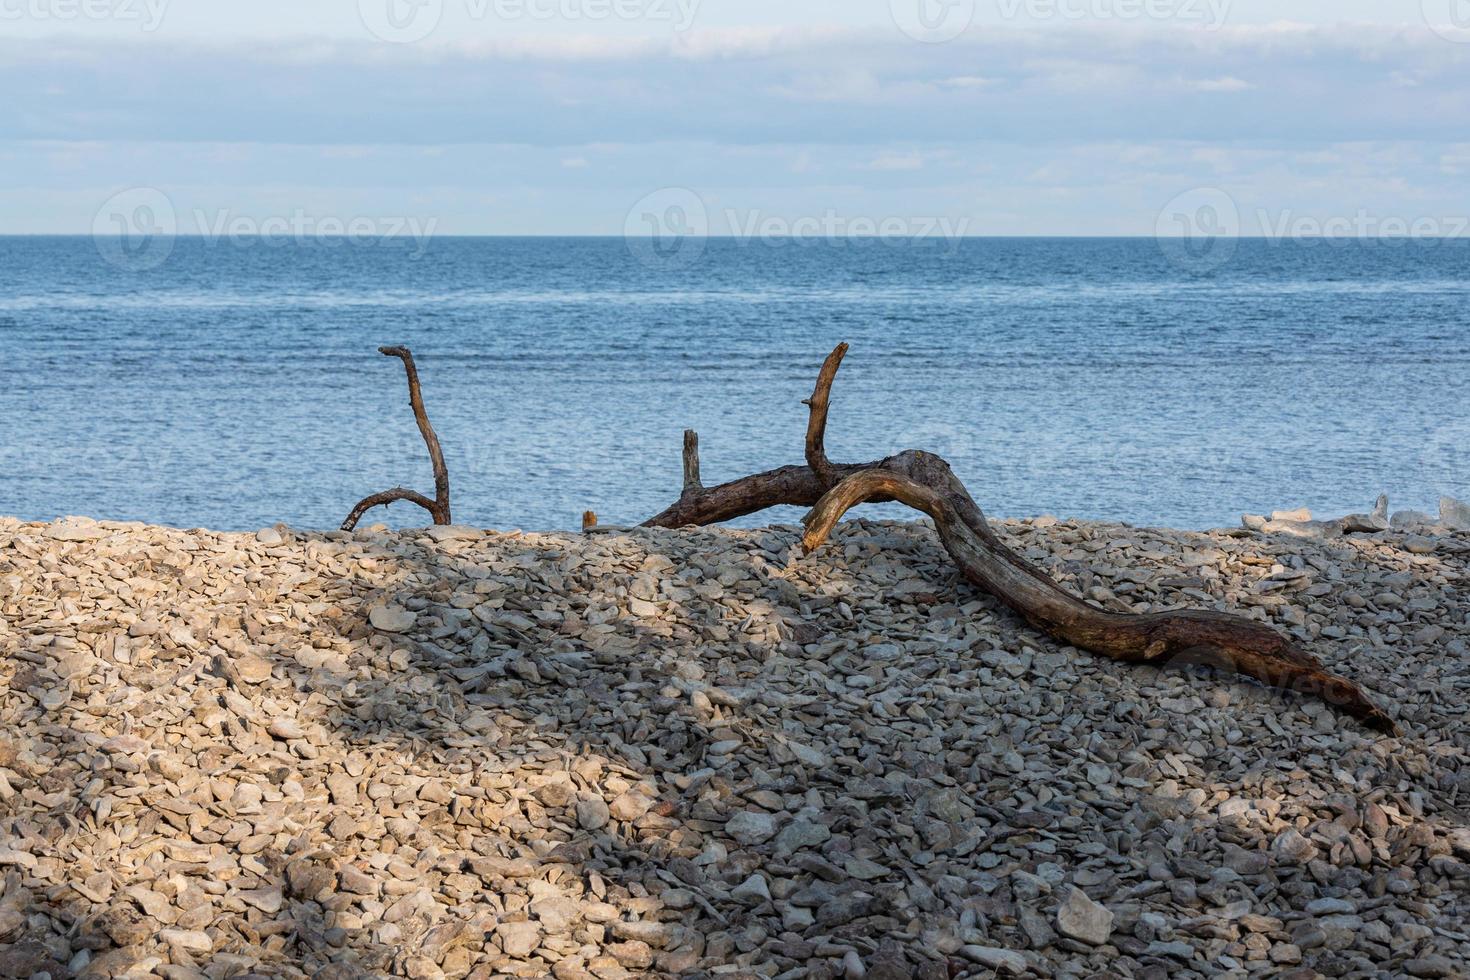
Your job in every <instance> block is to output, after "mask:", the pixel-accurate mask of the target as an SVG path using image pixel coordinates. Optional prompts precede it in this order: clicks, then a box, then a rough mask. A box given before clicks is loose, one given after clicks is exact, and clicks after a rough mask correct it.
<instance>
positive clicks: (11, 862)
mask: <svg viewBox="0 0 1470 980" xmlns="http://www.w3.org/2000/svg"><path fill="white" fill-rule="evenodd" d="M1451 503H1452V502H1451ZM1380 509H1382V508H1380ZM1460 517H1461V514H1460V513H1459V512H1457V511H1455V510H1454V508H1453V507H1449V508H1447V509H1446V511H1445V512H1444V513H1443V514H1442V515H1441V516H1440V517H1439V518H1435V517H1432V516H1430V515H1414V514H1409V515H1401V516H1400V517H1398V518H1396V519H1390V518H1389V517H1388V515H1387V513H1386V510H1384V512H1383V513H1382V514H1381V515H1380V514H1367V515H1358V517H1357V518H1354V519H1345V520H1344V521H1339V522H1318V521H1313V520H1312V518H1311V515H1310V514H1302V513H1280V514H1276V515H1271V516H1269V517H1267V516H1262V517H1260V518H1247V519H1246V522H1245V526H1243V527H1241V528H1235V529H1227V530H1220V531H1212V532H1184V531H1172V530H1162V529H1142V528H1134V527H1128V526H1124V525H1115V524H1096V523H1078V522H1072V521H1058V520H1055V519H1052V518H1037V519H1032V520H1026V521H1001V522H995V526H996V530H997V532H998V533H999V534H1000V535H1001V536H1002V538H1004V539H1005V541H1006V542H1007V543H1008V544H1010V545H1011V546H1012V547H1013V548H1014V549H1015V550H1017V551H1018V552H1020V553H1021V554H1022V555H1023V556H1024V557H1026V558H1027V559H1028V560H1030V561H1032V562H1034V563H1036V564H1037V565H1039V566H1040V567H1042V568H1044V569H1046V570H1047V571H1048V572H1049V573H1050V574H1051V575H1053V576H1054V577H1055V578H1056V579H1057V580H1058V581H1060V582H1061V583H1062V584H1063V585H1064V586H1065V587H1067V588H1068V589H1070V590H1072V591H1074V592H1075V593H1077V594H1078V595H1081V596H1085V597H1087V598H1088V599H1090V600H1091V601H1093V602H1094V603H1097V604H1099V605H1101V606H1104V607H1106V608H1109V609H1114V610H1118V611H1139V612H1142V611H1153V610H1162V609H1170V608H1177V607H1180V606H1192V607H1200V608H1206V609H1218V610H1223V611H1230V612H1236V613H1240V614H1243V615H1247V616H1250V617H1252V618H1255V619H1259V620H1261V621H1263V622H1268V623H1270V624H1272V625H1274V626H1276V627H1278V628H1279V629H1281V630H1284V631H1286V632H1287V633H1289V634H1291V635H1292V636H1293V637H1295V638H1296V639H1298V640H1299V641H1300V642H1301V643H1302V644H1303V645H1304V646H1305V647H1306V648H1307V649H1308V650H1310V651H1311V652H1312V653H1313V654H1314V655H1316V656H1318V657H1319V658H1320V659H1321V660H1322V661H1323V662H1324V663H1325V664H1327V665H1328V666H1329V667H1330V668H1331V669H1332V670H1334V671H1336V672H1338V673H1341V674H1343V675H1345V676H1346V677H1348V678H1350V679H1352V680H1354V681H1356V682H1357V683H1358V684H1360V685H1361V686H1362V687H1363V688H1364V689H1365V690H1366V691H1368V692H1369V693H1370V694H1371V695H1372V696H1373V697H1374V698H1376V699H1377V700H1378V701H1379V703H1381V704H1383V705H1385V706H1386V707H1387V708H1388V710H1389V712H1390V713H1391V714H1392V715H1393V716H1394V718H1395V719H1396V720H1397V722H1398V724H1399V726H1400V728H1401V733H1400V734H1399V735H1398V736H1385V735H1382V734H1379V733H1375V732H1371V731H1366V730H1364V729H1362V728H1360V727H1359V726H1358V725H1357V724H1356V723H1354V722H1353V721H1351V720H1350V719H1347V718H1344V717H1342V716H1340V715H1339V714H1338V713H1336V712H1335V711H1334V710H1333V709H1332V707H1331V706H1330V705H1328V704H1325V703H1323V702H1321V701H1319V700H1315V699H1313V698H1311V697H1301V696H1298V692H1291V691H1273V690H1268V689H1266V688H1264V687H1263V686H1261V685H1259V684H1256V683H1253V682H1246V681H1242V680H1239V679H1237V678H1234V677H1230V676H1217V675H1216V674H1215V673H1213V672H1212V671H1210V670H1208V669H1204V668H1201V667H1200V666H1199V665H1198V664H1190V663H1183V662H1176V663H1170V664H1166V665H1164V666H1163V667H1162V668H1157V667H1139V666H1130V665H1125V664H1120V663H1115V662H1112V661H1109V660H1106V659H1104V658H1101V657H1097V656H1093V655H1091V654H1088V653H1084V652H1080V651H1077V650H1075V649H1073V648H1071V647H1067V646H1062V645H1059V644H1057V643H1055V642H1053V641H1052V640H1050V639H1048V638H1047V637H1045V636H1044V635H1042V634H1040V633H1038V632H1037V631H1035V630H1033V629H1031V628H1030V627H1028V626H1027V625H1026V624H1024V623H1023V622H1021V621H1020V620H1019V619H1018V618H1016V617H1015V616H1014V615H1013V614H1012V613H1011V612H1009V611H1008V610H1007V609H1005V608H1004V607H1003V606H1002V605H1000V603H998V602H997V601H996V600H994V599H992V598H991V597H989V596H987V595H985V594H983V593H980V592H977V591H976V590H974V589H973V588H971V587H970V586H969V585H968V584H966V583H965V582H964V581H963V580H962V579H960V577H959V575H958V573H957V571H956V569H955V568H954V566H953V564H952V563H951V561H950V559H949V556H948V555H947V554H946V553H945V552H944V550H943V549H942V548H941V547H940V545H939V543H938V541H937V540H936V538H935V535H934V532H933V529H932V528H931V527H930V526H928V525H927V523H924V522H919V523H912V524H900V523H884V522H871V521H863V520H856V521H851V522H848V523H845V524H843V525H842V526H841V527H840V528H839V530H838V532H837V533H836V534H835V535H834V536H833V539H832V541H831V542H830V543H829V544H828V545H827V546H826V547H824V548H822V549H821V550H820V551H818V552H817V553H815V554H812V555H803V554H802V552H801V548H800V546H799V541H800V531H799V529H798V528H795V527H772V528H765V529H758V530H725V529H709V530H684V531H666V530H648V529H632V530H630V529H615V528H602V529H595V530H594V531H592V532H590V533H588V534H573V533H554V534H523V533H518V532H516V533H498V532H488V531H481V530H478V529H472V528H463V527H437V528H430V529H426V530H417V531H401V532H390V531H388V530H386V529H385V528H383V527H381V526H375V527H372V528H364V529H361V530H358V531H356V532H354V533H350V534H349V533H345V532H328V533H319V532H304V531H298V530H293V529H290V528H285V527H273V528H266V529H263V530H260V531H259V532H257V533H253V534H239V533H219V532H212V531H203V530H189V531H185V530H174V529H167V528H161V527H151V526H145V525H140V524H120V523H106V522H93V521H87V520H80V519H69V520H65V521H61V522H56V523H51V524H35V523H22V522H19V521H16V520H8V519H0V977H48V978H50V980H61V978H70V977H99V978H100V977H154V976H158V977H167V978H170V980H188V978H199V977H208V978H212V980H224V978H229V977H266V978H278V977H282V978H297V977H320V978H325V980H337V978H343V980H345V978H357V977H377V976H402V977H411V978H418V980H435V978H441V977H448V978H456V980H457V978H463V977H473V978H477V980H483V978H490V977H542V976H552V977H555V978H558V980H583V978H597V980H617V978H622V977H634V976H674V977H711V978H713V977H724V978H746V977H752V978H753V977H761V978H791V980H795V978H803V977H815V978H837V977H844V978H854V980H856V978H864V977H866V978H870V980H907V978H923V980H944V978H952V977H994V976H997V975H999V976H1010V975H1014V976H1036V977H1057V978H1062V977H1076V978H1081V977H1093V976H1097V977H1114V976H1119V977H1140V978H1142V977H1148V978H1165V977H1215V976H1235V977H1255V976H1261V977H1267V976H1269V977H1278V976H1284V977H1300V978H1311V977H1318V976H1326V977H1375V978H1377V977H1399V976H1413V977H1458V976H1466V975H1467V973H1470V894H1467V889H1470V762H1467V750H1470V729H1467V727H1466V706H1467V697H1470V577H1467V576H1470V533H1467V532H1466V531H1465V530H1464V529H1463V528H1460V529H1456V526H1457V521H1458V520H1459V519H1460Z"/></svg>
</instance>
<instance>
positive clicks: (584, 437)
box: [0, 237, 1470, 531]
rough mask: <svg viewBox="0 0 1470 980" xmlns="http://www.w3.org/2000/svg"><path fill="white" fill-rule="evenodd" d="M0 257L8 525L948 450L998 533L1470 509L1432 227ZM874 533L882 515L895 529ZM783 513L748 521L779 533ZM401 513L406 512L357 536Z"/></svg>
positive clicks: (174, 246)
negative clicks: (430, 452)
mask: <svg viewBox="0 0 1470 980" xmlns="http://www.w3.org/2000/svg"><path fill="white" fill-rule="evenodd" d="M162 245H163V246H164V247H158V246H159V243H157V242H153V243H149V242H143V243H138V242H130V241H127V240H113V239H109V238H92V237H9V238H0V341H3V345H0V357H3V361H0V364H3V377H4V382H3V384H0V515H12V516H17V517H20V518H23V519H26V520H49V519H53V518H56V517H59V516H63V515H87V516H91V517H95V518H99V519H112V520H139V521H148V522H151V523H157V524H166V525H172V526H177V527H209V528H215V529H224V530H253V529H256V528H260V527H264V526H268V525H272V524H275V523H277V522H285V523H286V524H289V525H291V526H294V527H300V528H332V527H336V526H337V525H338V524H339V523H340V522H341V521H342V519H343V517H344V516H345V515H346V513H347V511H348V510H349V509H350V508H351V506H352V504H353V503H354V502H355V501H357V500H358V499H359V498H361V497H363V496H366V495H367V494H369V493H372V492H375V491H378V490H382V489H386V488H389V487H392V486H395V485H399V484H403V485H406V486H409V487H413V488H417V489H419V490H421V491H423V492H425V493H428V494H430V495H432V492H433V476H432V473H431V471H430V467H429V462H428V458H427V455H426V453H425V451H424V447H423V443H422V442H421V441H420V438H419V434H418V431H417V429H416V427H415V425H414V420H413V417H412V415H411V413H410V411H409V405H408V398H407V389H406V385H405V382H404V373H403V369H402V365H401V364H400V362H399V361H397V360H396V359H390V358H386V357H383V356H382V355H380V354H379V353H377V349H378V347H379V346H381V345H385V344H398V345H406V346H408V347H410V348H411V349H412V350H413V352H414V355H415V358H416V360H417V363H418V368H419V372H420V375H421V378H422V383H423V393H424V399H425V402H426V403H427V407H428V412H429V416H430V418H431V420H432V422H433V424H434V427H435V428H436V429H437V431H438V433H439V437H440V439H441V441H442V443H443V446H444V452H445V456H446V458H447V461H448V466H449V471H450V478H451V483H452V492H453V506H454V516H455V519H456V521H457V522H459V523H465V524H475V525H479V526H484V527H491V528H498V529H505V530H509V529H523V530H526V531H542V530H562V529H575V528H578V527H580V522H581V516H582V513H583V512H584V511H587V510H591V511H595V512H596V513H597V514H598V515H599V518H600V520H601V521H602V523H604V524H633V523H637V522H640V521H642V520H644V519H646V518H648V517H649V516H651V515H653V514H654V513H656V512H657V511H659V510H661V509H662V508H663V507H665V506H666V505H667V504H669V503H670V502H671V501H672V500H673V499H674V498H675V497H676V496H677V495H678V493H679V490H680V445H681V434H682V432H683V430H685V429H686V428H692V429H695V430H697V431H698V432H699V434H700V437H701V449H702V456H703V462H704V477H705V480H706V482H708V483H714V482H720V481H723V480H728V479H732V478H735V477H738V476H742V475H745V474H748V473H751V472H755V471H757V470H761V469H766V468H771V467H775V466H779V465H783V464H787V463H797V462H800V461H801V456H802V438H803V433H804V431H805V425H806V409H805V408H804V407H803V405H802V400H803V399H804V398H806V397H808V396H809V395H810V394H811V390H812V385H813V381H814V379H815V377H816V373H817V369H818V367H819V366H820V364H821V362H822V360H823V358H824V357H825V356H826V354H827V353H828V352H829V351H830V350H831V349H832V348H833V347H834V345H836V344H837V343H838V342H841V341H846V342H848V343H849V344H850V345H851V351H850V353H849V354H848V356H847V360H846V362H845V363H844V365H843V367H842V371H841V374H840V375H839V377H838V380H837V383H836V386H835V389H834V393H833V404H832V412H831V421H830V425H829V429H828V437H827V445H828V450H829V453H830V455H831V456H832V457H833V458H834V459H836V460H840V461H853V462H857V461H864V460H871V459H876V458H879V457H882V456H884V455H887V454H889V453H892V452H895V451H898V450H901V449H907V448H918V449H926V450H929V451H932V452H935V453H938V454H940V455H942V456H944V457H946V458H947V459H948V460H949V461H950V462H951V463H952V465H953V466H954V468H955V470H956V471H957V472H958V473H959V474H960V476H961V478H962V479H963V480H964V482H965V483H966V485H967V486H968V487H969V489H970V491H971V493H972V494H973V496H974V497H975V499H976V500H977V501H978V502H979V503H980V505H981V506H982V507H983V508H985V509H986V511H987V512H988V513H990V514H992V515H994V516H1002V517H1024V516H1032V515H1041V514H1051V515H1056V516H1059V517H1079V518H1086V519H1092V520H1105V521H1119V522H1126V523H1129V524H1134V525H1155V526H1170V527H1179V528H1206V527H1216V526H1227V525H1235V524H1237V523H1238V522H1239V520H1240V516H1241V514H1242V513H1243V512H1253V513H1260V512H1268V511H1270V510H1272V509H1277V508H1295V507H1300V506H1307V507H1310V508H1311V509H1312V510H1313V511H1314V512H1316V513H1318V514H1322V515H1327V516H1340V515H1342V514H1345V513H1349V512H1355V511H1363V510H1367V509H1370V508H1371V506H1372V504H1373V501H1374V498H1375V497H1377V496H1378V494H1380V493H1385V492H1386V493H1388V494H1389V495H1390V498H1391V500H1392V502H1393V506H1394V508H1395V509H1399V508H1415V509H1421V510H1429V511H1431V512H1432V511H1434V510H1436V509H1437V505H1438V500H1439V498H1440V497H1441V496H1442V495H1450V496H1455V497H1458V498H1461V499H1466V498H1470V245H1467V242H1465V241H1445V240H1420V241H1405V240H1362V239H1355V240H1339V241H1325V240H1255V239H1247V240H1239V241H1234V240H1232V241H1231V242H1230V243H1229V247H1228V248H1227V249H1224V250H1223V251H1221V250H1219V249H1215V250H1213V251H1212V250H1211V249H1212V246H1211V245H1210V243H1204V247H1203V250H1200V249H1196V250H1195V251H1193V252H1191V251H1189V250H1188V249H1186V250H1185V251H1183V252H1181V251H1180V249H1179V245H1178V243H1170V242H1159V241H1155V240H1152V239H1040V238H1034V239H1031V238H1028V239H982V238H973V239H958V240H944V241H941V240H929V239H918V240H912V239H910V240H894V239H832V238H821V239H761V240H754V239H707V240H705V239H701V240H699V241H698V243H697V246H691V243H690V242H689V241H683V242H673V243H669V242H660V241H657V240H642V239H627V240H625V239H622V238H432V239H426V240H422V241H414V240H406V239H396V238H394V239H383V238H350V237H344V238H341V239H320V238H316V239H302V238H293V239H284V238H283V239H271V238H256V239H240V238H187V237H180V238H178V239H171V240H168V241H167V242H164V243H162ZM871 513H872V514H873V515H874V516H881V517H898V516H902V514H903V513H904V512H903V511H902V510H901V509H899V508H898V507H897V506H896V505H885V506H883V507H879V508H873V509H872V511H871ZM799 516H800V512H799V511H797V510H795V509H791V508H783V509H779V510H776V511H773V512H770V513H767V514H764V515H760V516H758V517H754V518H748V519H745V520H744V521H743V522H741V523H744V524H752V523H764V522H773V523H790V522H793V521H795V520H796V519H797V518H798V517H799ZM379 520H381V521H384V522H386V523H389V524H391V525H395V526H419V525H422V524H424V523H425V522H426V515H425V514H424V513H423V512H422V511H419V510H417V509H416V508H413V507H411V506H409V505H405V504H398V505H395V506H394V507H393V508H391V509H387V510H378V511H375V512H374V513H373V515H372V516H371V517H370V518H369V519H368V521H367V522H365V523H371V522H373V521H379Z"/></svg>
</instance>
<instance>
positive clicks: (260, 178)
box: [0, 24, 1470, 234]
mask: <svg viewBox="0 0 1470 980" xmlns="http://www.w3.org/2000/svg"><path fill="white" fill-rule="evenodd" d="M1405 78H1412V79H1413V80H1414V81H1415V82H1416V83H1417V87H1416V88H1415V89H1414V91H1413V98H1412V99H1410V98H1406V90H1405V88H1404V87H1403V84H1402V80H1403V79H1405ZM1467 82H1470V45H1456V44H1452V43H1449V42H1447V41H1445V40H1443V39H1442V38H1439V37H1438V36H1436V35H1434V34H1433V33H1432V32H1431V31H1429V30H1427V29H1423V30H1413V29H1408V28H1404V29H1394V30H1386V29H1384V28H1381V27H1379V28H1375V29H1371V30H1370V29H1361V28H1351V27H1321V26H1319V27H1306V26H1302V25H1286V24H1271V25H1265V26H1256V27H1240V26H1237V27H1231V28H1226V29H1224V30H1220V31H1215V32H1205V31H1193V30H1183V29H1181V30H1174V29H1171V30H1168V31H1152V30H1150V31H1137V30H1134V31H1130V30H1124V29H1116V28H1100V27H1097V26H1073V25H1060V26H1059V25H1050V26H1048V27H1047V28H1045V29H1040V30H1037V29H1029V28H1028V29H1006V30H994V31H982V32H977V33H976V34H974V35H973V36H970V37H967V38H966V39H964V40H961V41H955V42H951V43H948V44H937V45H921V44H915V43H909V42H907V41H904V40H903V39H901V38H898V39H896V38H895V32H893V31H891V30H890V31H877V30H871V31H868V30H848V31H832V30H826V31H823V30H804V31H786V30H779V29H760V30H744V31H702V30H698V31H694V32H690V33H689V34H686V35H680V36H676V37H672V38H670V37H663V38H654V37H641V36H639V37H612V36H607V37H588V36H555V37H547V38H534V37H518V38H505V39H499V40H495V41H478V42H474V43H445V44H433V45H405V46H392V45H381V44H370V43H365V42H364V43H357V42H351V41H343V40H312V41H289V40H283V41H278V42H273V43H265V42H259V41H256V42H236V43H206V42H184V41H177V40H174V41H170V40H154V41H152V42H150V43H147V44H143V43H138V44H135V45H131V46H129V45H126V44H122V43H120V42H117V41H112V42H107V43H103V42H94V41H79V40H66V41H56V42H54V43H46V44H37V43H34V42H23V41H18V40H14V39H12V40H0V90H3V91H5V92H6V98H5V99H4V100H0V133H3V134H5V136H4V137H3V138H0V158H3V159H4V161H5V173H6V182H5V183H6V187H5V188H4V189H0V215H3V216H4V218H3V222H4V224H0V231H19V230H53V231H65V230H70V231H85V230H87V229H88V228H90V223H91V218H92V214H93V212H94V211H95V210H96V208H97V207H98V205H99V204H100V202H102V201H104V200H106V199H107V197H108V196H110V195H111V194H113V193H115V192H116V191H117V190H119V189H121V188H125V187H130V186H137V185H150V186H157V187H160V188H162V189H164V190H166V191H167V192H168V193H169V194H170V196H171V197H173V198H174V199H175V200H176V202H177V205H178V207H179V208H180V210H181V213H185V214H187V213H190V212H192V211H193V210H195V209H206V210H208V209H211V208H213V209H219V208H228V209H230V210H231V211H232V213H251V214H255V215H269V214H272V213H275V212H279V211H281V210H288V211H289V210H290V209H291V208H293V207H308V208H324V209H329V210H331V211H332V212H334V213H337V214H342V213H344V212H345V213H346V214H347V215H348V216H351V215H353V214H355V213H359V212H363V211H368V212H371V213H373V214H377V215H385V216H392V215H402V214H411V215H416V216H421V217H425V218H427V217H438V218H439V219H440V221H439V228H440V229H441V231H443V232H445V233H475V232H505V233H532V232H543V233H608V234H616V233H618V232H619V231H621V229H622V227H623V222H624V219H625V217H626V213H627V209H628V208H629V207H631V206H632V204H633V202H636V201H637V200H638V199H639V198H641V197H643V196H645V195H646V194H648V193H649V192H650V191H652V190H656V189H658V188H660V187H683V188H690V189H692V190H694V191H696V192H697V193H698V194H700V195H701V196H702V197H703V198H704V199H706V200H707V202H708V204H709V207H710V209H711V212H712V213H719V212H720V211H721V210H722V209H724V208H738V209H744V211H743V212H742V213H749V212H750V211H755V210H760V211H762V212H763V213H766V212H770V213H778V214H780V215H782V216H784V217H786V218H799V217H801V216H803V215H810V214H813V213H815V214H821V213H824V211H825V209H828V208H835V209H838V210H839V211H841V212H844V213H848V214H857V215H859V216H867V217H878V218H881V217H884V216H886V215H903V214H928V215H947V216H953V217H956V218H959V217H967V218H970V219H971V230H972V232H973V233H997V234H1017V233H1020V234H1025V233H1041V234H1065V233H1069V232H1073V233H1090V234H1108V233H1135V234H1147V233H1150V232H1151V231H1152V227H1153V222H1154V220H1155V218H1156V216H1157V212H1158V209H1159V208H1160V207H1162V206H1163V204H1164V203H1165V202H1167V201H1168V200H1169V199H1170V198H1171V197H1172V196H1174V195H1175V194H1178V193H1180V192H1182V191H1186V190H1189V189H1191V188H1195V187H1201V186H1222V187H1225V188H1227V189H1228V190H1229V192H1230V193H1232V194H1234V195H1238V196H1239V198H1240V200H1241V202H1242V207H1245V208H1247V209H1249V208H1251V207H1254V206H1256V205H1257V202H1262V203H1260V206H1262V207H1266V206H1270V207H1278V208H1285V207H1288V206H1299V207H1312V208H1317V209H1319V210H1320V209H1332V208H1336V209H1338V210H1346V211H1348V213H1351V209H1353V208H1356V207H1357V206H1359V205H1360V204H1361V206H1370V205H1371V206H1372V207H1374V208H1378V209H1380V210H1384V209H1392V208H1397V209H1399V210H1408V211H1416V210H1425V209H1432V210H1440V211H1443V210H1445V209H1447V208H1454V207H1459V208H1460V210H1464V206H1463V205H1457V204H1455V202H1457V201H1459V200H1462V198H1463V192H1462V191H1461V190H1459V182H1460V181H1461V180H1462V179H1463V173H1464V172H1467V171H1470V150H1467V149H1466V144H1465V142H1464V138H1463V134H1464V133H1465V132H1467V131H1470V84H1467ZM1293 202H1295V204H1293Z"/></svg>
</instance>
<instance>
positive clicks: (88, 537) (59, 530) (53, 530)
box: [42, 520, 113, 541]
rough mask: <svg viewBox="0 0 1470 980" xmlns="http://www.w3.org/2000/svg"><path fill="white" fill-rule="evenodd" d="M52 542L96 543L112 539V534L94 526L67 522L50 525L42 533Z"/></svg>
mask: <svg viewBox="0 0 1470 980" xmlns="http://www.w3.org/2000/svg"><path fill="white" fill-rule="evenodd" d="M42 533H43V534H45V535H46V537H48V538H50V539H51V540H53V541H98V540H101V539H102V538H110V537H112V534H113V532H111V531H109V530H108V529H107V528H105V527H98V526H97V525H96V524H91V523H86V524H84V523H81V522H79V521H76V520H67V521H62V522H58V523H56V524H52V525H50V526H49V527H47V528H46V530H45V531H43V532H42Z"/></svg>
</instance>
